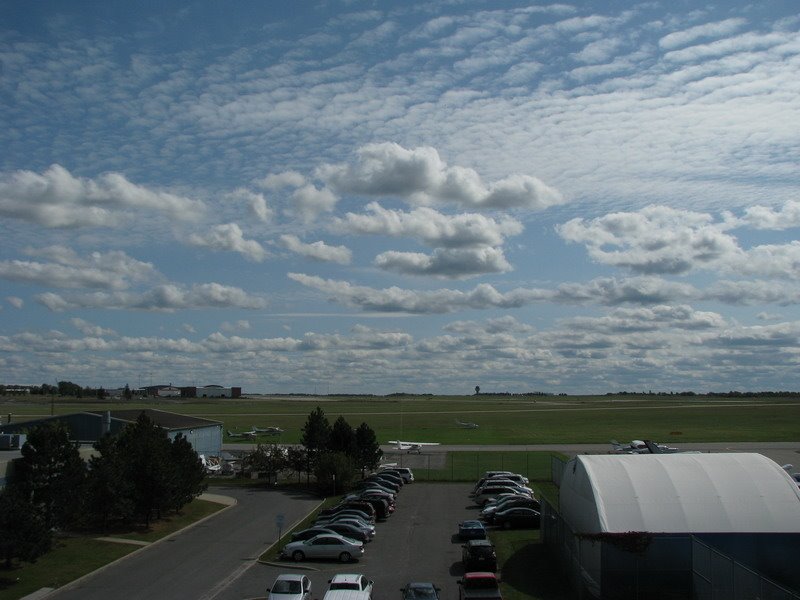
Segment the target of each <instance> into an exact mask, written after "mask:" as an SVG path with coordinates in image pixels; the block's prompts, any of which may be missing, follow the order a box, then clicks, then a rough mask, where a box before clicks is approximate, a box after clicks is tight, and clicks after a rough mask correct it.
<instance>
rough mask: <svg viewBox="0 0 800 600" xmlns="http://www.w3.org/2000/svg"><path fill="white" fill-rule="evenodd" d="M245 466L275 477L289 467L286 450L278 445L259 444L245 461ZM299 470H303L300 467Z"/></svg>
mask: <svg viewBox="0 0 800 600" xmlns="http://www.w3.org/2000/svg"><path fill="white" fill-rule="evenodd" d="M245 466H247V467H249V468H250V469H251V470H253V471H258V472H265V473H268V474H269V475H270V476H271V475H275V474H277V473H279V472H280V471H282V470H283V469H285V468H287V467H288V466H289V460H288V450H287V449H286V448H281V447H280V446H278V444H259V445H258V446H256V449H255V450H254V451H253V452H251V453H250V454H249V455H248V456H247V458H246V459H245ZM300 468H301V469H302V468H303V467H302V465H301V467H300Z"/></svg>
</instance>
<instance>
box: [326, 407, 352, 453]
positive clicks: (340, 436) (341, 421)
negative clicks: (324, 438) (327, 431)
mask: <svg viewBox="0 0 800 600" xmlns="http://www.w3.org/2000/svg"><path fill="white" fill-rule="evenodd" d="M328 450H329V451H330V452H343V453H344V454H347V456H353V457H355V455H356V434H355V431H353V428H352V427H350V424H349V423H348V422H347V421H345V418H344V417H343V416H341V415H339V418H338V419H336V421H334V423H333V427H332V428H331V435H330V438H329V439H328Z"/></svg>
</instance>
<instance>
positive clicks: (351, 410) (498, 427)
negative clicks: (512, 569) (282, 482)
mask: <svg viewBox="0 0 800 600" xmlns="http://www.w3.org/2000/svg"><path fill="white" fill-rule="evenodd" d="M317 405H319V406H321V407H322V409H323V410H324V411H325V414H326V416H327V417H328V419H329V421H330V422H331V423H333V422H334V421H335V420H336V419H337V418H338V417H339V415H342V416H344V418H345V419H346V420H347V422H348V423H349V424H350V425H351V426H352V427H354V428H355V427H357V426H358V425H359V424H361V423H362V422H366V423H367V424H368V425H369V426H370V427H371V428H372V429H373V430H374V431H375V433H376V435H377V437H378V440H379V442H381V443H386V442H387V441H388V440H390V439H406V440H414V441H426V440H431V441H437V442H440V443H443V444H552V443H606V442H608V440H609V439H612V438H616V439H620V440H630V439H634V438H635V439H643V438H644V439H655V440H658V441H659V442H665V443H677V442H749V441H796V440H800V398H793V397H788V398H776V397H767V398H740V399H728V398H714V397H698V396H694V397H684V396H658V395H641V396H633V395H625V396H540V397H510V396H491V395H488V394H486V395H484V394H481V395H480V396H466V397H462V396H421V397H420V396H408V397H341V398H339V397H335V398H331V397H324V396H321V397H308V398H305V397H304V398H298V397H262V398H247V399H237V400H223V399H215V400H189V399H187V400H174V399H161V400H157V401H151V402H147V403H144V402H128V403H123V402H121V401H116V402H102V403H100V402H81V401H76V400H64V399H54V400H53V401H52V402H51V400H50V399H48V398H44V399H35V398H34V397H21V398H15V399H10V398H8V397H3V398H2V399H0V415H2V416H3V417H6V415H8V414H12V418H13V419H14V420H24V419H29V418H34V417H36V416H44V415H49V414H51V412H52V413H53V414H65V413H72V412H79V411H82V410H92V411H98V410H113V409H116V408H157V409H161V410H166V411H171V412H177V413H182V414H187V415H194V416H198V417H204V418H208V419H212V420H216V421H220V422H222V423H223V424H224V429H226V430H227V429H230V430H232V431H243V430H246V429H250V428H251V427H252V426H254V425H255V426H260V427H263V426H266V425H277V426H280V427H282V428H283V429H285V430H286V431H285V433H284V434H283V435H281V436H280V438H279V441H281V442H285V443H296V442H299V441H300V436H301V430H302V427H303V425H304V424H305V421H306V418H307V417H308V414H309V413H310V412H311V411H312V410H314V408H315V407H316V406H317ZM6 418H7V417H6ZM6 418H4V419H3V421H5V420H6ZM456 419H459V420H461V421H471V422H474V423H477V424H478V425H479V427H478V428H477V429H462V428H460V427H459V426H458V425H456V423H455V421H456ZM275 439H276V438H271V437H268V436H263V437H261V438H260V440H263V441H274V440H275ZM225 441H226V442H235V441H240V440H239V439H236V438H229V437H227V436H226V438H225Z"/></svg>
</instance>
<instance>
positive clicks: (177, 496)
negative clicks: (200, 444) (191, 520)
mask: <svg viewBox="0 0 800 600" xmlns="http://www.w3.org/2000/svg"><path fill="white" fill-rule="evenodd" d="M170 466H171V467H172V470H173V476H172V483H173V487H172V490H171V501H170V504H171V506H170V508H172V509H173V510H175V511H179V510H180V509H182V508H183V507H184V505H186V504H189V502H191V501H192V500H194V499H195V498H196V497H197V496H199V495H200V494H202V493H203V492H204V491H205V490H206V488H207V487H208V485H207V484H206V470H205V467H203V463H202V461H201V460H200V457H199V456H197V452H195V451H194V448H192V445H191V444H190V443H189V440H187V439H186V438H185V437H184V436H183V434H180V433H179V434H178V435H177V436H175V439H174V440H172V447H171V448H170Z"/></svg>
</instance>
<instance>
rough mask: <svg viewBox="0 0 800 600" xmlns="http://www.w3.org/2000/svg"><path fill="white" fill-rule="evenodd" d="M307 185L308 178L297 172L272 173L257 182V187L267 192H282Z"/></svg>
mask: <svg viewBox="0 0 800 600" xmlns="http://www.w3.org/2000/svg"><path fill="white" fill-rule="evenodd" d="M305 184H306V178H305V177H304V176H303V175H302V174H301V173H298V172H297V171H284V172H282V173H272V174H270V175H267V176H266V177H264V178H263V179H260V180H258V181H257V182H256V185H258V186H259V187H262V188H264V189H266V190H281V189H284V188H287V187H291V188H299V187H302V186H304V185H305Z"/></svg>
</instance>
